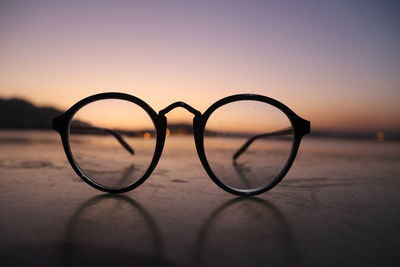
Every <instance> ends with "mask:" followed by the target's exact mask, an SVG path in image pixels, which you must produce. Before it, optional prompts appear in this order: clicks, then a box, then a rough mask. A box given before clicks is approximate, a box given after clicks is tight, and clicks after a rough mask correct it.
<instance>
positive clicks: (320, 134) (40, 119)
mask: <svg viewBox="0 0 400 267" xmlns="http://www.w3.org/2000/svg"><path fill="white" fill-rule="evenodd" d="M61 113H62V111H60V110H58V109H56V108H53V107H37V106H35V105H33V104H31V103H30V102H28V101H26V100H23V99H18V98H13V99H1V98H0V129H21V130H23V129H43V130H46V129H51V128H52V119H53V118H54V117H57V116H58V115H60V114H61ZM81 123H83V122H81ZM168 129H169V130H170V133H171V134H172V135H182V134H183V135H185V134H193V126H192V125H191V124H186V123H175V124H174V123H169V124H168ZM148 131H149V130H148V129H144V130H142V131H140V132H138V133H139V134H141V133H142V132H148ZM205 134H206V135H209V136H214V135H218V133H217V132H213V131H206V133H205ZM378 134H379V135H381V136H383V138H384V139H385V140H397V141H399V140H400V132H398V131H384V133H383V132H382V133H377V132H372V131H367V132H351V131H318V130H313V129H312V130H311V134H310V136H312V137H315V138H338V139H364V140H376V139H378V136H377V135H378ZM231 136H240V133H231Z"/></svg>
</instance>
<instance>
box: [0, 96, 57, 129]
mask: <svg viewBox="0 0 400 267" xmlns="http://www.w3.org/2000/svg"><path fill="white" fill-rule="evenodd" d="M61 113H62V111H60V110H57V109H55V108H52V107H36V106H34V105H33V104H31V103H29V102H28V101H26V100H23V99H17V98H13V99H0V128H1V129H51V123H52V119H53V118H54V117H56V116H58V115H60V114H61Z"/></svg>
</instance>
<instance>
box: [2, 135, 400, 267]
mask: <svg viewBox="0 0 400 267" xmlns="http://www.w3.org/2000/svg"><path fill="white" fill-rule="evenodd" d="M171 140H173V139H170V140H169V139H167V142H166V147H165V149H164V153H163V156H162V158H161V160H160V163H159V165H158V166H157V168H156V170H155V172H154V174H153V175H152V176H151V177H150V178H149V179H148V180H147V181H146V182H145V183H144V184H143V185H142V186H140V187H139V188H137V189H136V190H134V191H131V192H129V193H125V194H120V195H108V194H103V193H101V192H99V191H96V190H95V189H93V188H91V187H89V186H88V185H87V184H86V183H84V182H81V181H80V180H79V178H78V177H77V176H76V175H75V173H74V172H73V170H72V169H71V168H70V166H69V164H68V163H67V161H66V159H65V155H64V152H63V150H62V147H61V144H60V143H59V140H58V136H56V135H55V134H48V133H47V134H42V133H36V134H30V135H29V136H28V137H27V136H26V134H21V133H14V132H3V133H2V134H1V138H0V214H1V217H0V236H1V239H0V265H1V266H18V265H20V266H44V265H52V266H88V265H92V266H103V265H104V266H107V265H111V264H113V265H114V266H141V265H142V266H152V265H157V266H223V265H225V266H399V265H400V256H399V254H398V248H399V247H400V231H399V229H400V201H399V200H400V194H399V192H400V164H399V163H400V145H399V144H395V143H392V144H390V143H383V144H378V143H366V142H348V141H347V142H346V141H340V142H339V141H327V140H321V141H313V140H305V142H304V143H303V144H302V147H301V151H300V154H299V155H298V158H297V160H296V162H295V165H294V166H293V168H292V169H291V171H290V173H289V175H288V176H287V177H286V178H285V179H284V181H283V182H282V183H281V184H279V185H278V186H277V187H276V188H274V189H273V190H272V191H270V192H267V193H265V194H262V195H260V196H259V197H257V198H240V197H235V196H232V195H230V194H228V193H226V192H224V191H222V190H221V189H219V188H218V187H217V186H216V185H215V184H214V183H213V182H212V181H211V180H210V179H209V178H208V176H207V175H206V173H205V171H204V170H203V169H202V166H201V165H200V162H199V160H198V158H197V154H196V152H195V149H194V145H193V146H190V145H186V144H183V143H185V142H186V141H182V142H179V140H173V141H171ZM180 144H183V145H180Z"/></svg>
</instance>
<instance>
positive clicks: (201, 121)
mask: <svg viewBox="0 0 400 267" xmlns="http://www.w3.org/2000/svg"><path fill="white" fill-rule="evenodd" d="M105 99H119V100H126V101H129V102H132V103H134V104H136V105H138V106H140V107H141V108H142V109H143V110H144V111H146V113H147V114H148V115H149V117H150V118H151V120H152V121H153V124H154V127H155V131H156V146H155V150H154V155H153V158H152V160H151V163H150V165H149V167H148V169H147V171H146V172H145V173H144V175H143V176H142V177H141V178H140V179H138V180H137V181H136V182H135V183H133V184H132V185H129V186H127V187H125V188H118V189H116V188H110V187H106V186H103V185H101V184H99V183H96V182H95V181H93V180H92V179H90V177H88V176H87V175H86V174H85V173H84V172H83V171H82V170H81V168H80V167H79V165H78V163H77V162H76V161H75V159H74V157H73V154H72V151H71V147H70V144H69V127H70V124H71V121H72V118H73V117H74V115H75V113H77V112H78V111H79V110H80V109H81V108H82V107H84V106H86V105H88V104H90V103H92V102H95V101H98V100H105ZM244 100H252V101H259V102H264V103H266V104H270V105H272V106H274V107H275V108H277V109H279V110H281V111H282V112H283V113H284V114H285V115H286V116H287V117H288V119H289V120H290V122H291V124H292V128H293V144H292V149H291V152H290V155H289V158H288V160H287V162H286V164H285V166H284V167H283V169H282V170H281V172H280V173H279V174H278V175H277V176H276V177H275V179H274V180H273V181H272V182H271V183H269V184H267V185H266V186H264V187H259V188H256V189H252V190H247V189H236V188H233V187H230V186H228V185H225V184H224V183H222V182H221V181H220V180H219V179H218V178H217V176H216V175H215V174H214V173H213V171H212V169H211V167H210V165H209V163H208V161H207V158H206V154H205V151H204V130H205V126H206V124H207V120H208V119H209V117H210V116H211V114H212V113H213V112H214V111H215V110H217V109H218V108H219V107H221V106H223V105H226V104H229V103H232V102H237V101H244ZM177 107H182V108H184V109H186V110H188V111H189V112H191V113H192V114H193V115H194V117H193V135H194V141H195V145H196V150H197V154H198V156H199V159H200V161H201V163H202V165H203V167H204V169H205V170H206V172H207V174H208V175H209V177H210V178H211V179H212V180H213V181H214V183H215V184H217V185H218V186H219V187H220V188H222V189H223V190H225V191H227V192H229V193H231V194H235V195H241V196H246V195H247V196H250V195H257V194H261V193H263V192H266V191H268V190H270V189H271V188H273V187H274V186H276V185H277V184H278V183H279V182H280V181H281V180H282V179H283V177H284V176H285V175H286V174H287V172H288V171H289V169H290V167H291V166H292V164H293V162H294V160H295V158H296V155H297V152H298V149H299V146H300V142H301V139H302V138H303V136H304V135H306V134H308V133H309V132H310V122H309V121H307V120H305V119H303V118H301V117H300V116H298V115H297V114H296V113H294V112H293V111H292V110H291V109H290V108H289V107H287V106H286V105H284V104H283V103H281V102H279V101H277V100H275V99H272V98H269V97H266V96H262V95H256V94H238V95H232V96H228V97H225V98H223V99H221V100H218V101H217V102H215V103H214V104H212V105H211V106H210V107H209V108H208V109H207V110H206V111H205V112H204V113H203V114H202V113H201V112H200V111H198V110H196V109H194V108H193V107H191V106H190V105H188V104H186V103H184V102H175V103H173V104H171V105H169V106H168V107H166V108H164V109H162V110H160V111H159V113H157V112H156V111H154V110H153V109H152V108H151V107H150V106H149V105H148V104H147V103H146V102H144V101H143V100H141V99H139V98H137V97H135V96H132V95H129V94H125V93H116V92H109V93H100V94H96V95H92V96H89V97H86V98H84V99H82V100H80V101H79V102H77V103H76V104H75V105H73V106H72V107H71V108H69V109H68V110H67V111H66V112H65V113H63V114H62V115H60V116H58V117H56V118H54V119H53V129H54V130H55V131H57V132H58V133H59V134H60V136H61V140H62V144H63V147H64V151H65V154H66V156H67V159H68V161H69V163H70V165H71V166H72V168H73V169H74V171H75V172H76V174H77V175H78V176H79V177H80V178H81V179H82V180H83V181H85V182H86V183H88V184H89V185H91V186H92V187H94V188H96V189H98V190H101V191H104V192H108V193H123V192H127V191H130V190H133V189H135V188H136V187H138V186H140V185H141V184H142V183H143V182H144V181H145V180H146V179H147V178H148V177H149V176H150V175H151V173H152V172H153V171H154V169H155V167H156V166H157V163H158V161H159V159H160V157H161V153H162V150H163V148H164V143H165V139H166V132H167V118H166V116H165V114H167V113H168V112H169V111H171V110H173V109H175V108H177Z"/></svg>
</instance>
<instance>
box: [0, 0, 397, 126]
mask: <svg viewBox="0 0 400 267" xmlns="http://www.w3.org/2000/svg"><path fill="white" fill-rule="evenodd" d="M399 14H400V4H398V3H397V2H396V1H361V0H360V1H352V0H346V1H324V0H322V1H251V0H250V1H119V0H116V1H89V0H82V1H73V0H72V1H60V0H58V1H56V0H54V1H20V0H2V1H0V97H7V98H8V97H15V96H17V97H23V98H26V99H28V100H31V101H32V102H33V103H35V104H38V105H53V106H56V107H58V108H61V109H66V108H68V107H70V106H71V105H72V104H74V103H75V102H77V101H78V100H80V99H82V98H84V97H86V96H89V95H91V94H94V93H98V92H106V91H118V92H126V93H129V94H132V95H135V96H137V97H139V98H141V99H143V100H144V101H145V102H147V103H148V104H149V105H151V106H152V107H153V108H154V109H155V110H156V111H159V110H160V109H162V108H164V107H166V106H167V105H169V104H170V103H172V102H175V101H185V102H187V103H189V104H190V105H192V106H193V107H195V108H196V109H198V110H200V111H205V109H206V108H207V107H208V106H210V105H211V104H212V103H214V102H215V101H216V100H218V99H220V98H222V97H225V96H228V95H231V94H236V93H257V94H262V95H266V96H270V97H272V98H275V99H277V100H280V101H282V102H283V103H285V104H286V105H288V106H289V107H290V108H292V109H293V110H294V111H295V112H296V113H297V114H299V115H300V116H302V117H304V118H306V119H308V120H311V122H312V123H313V127H314V129H334V130H373V131H383V130H400V105H399V100H400V51H399V50H400V48H399V47H400V42H399V41H400V27H399V25H400V16H399ZM171 116H175V119H176V120H180V119H182V120H183V119H187V118H191V115H190V114H188V113H185V112H183V111H181V112H176V113H174V114H171Z"/></svg>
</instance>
